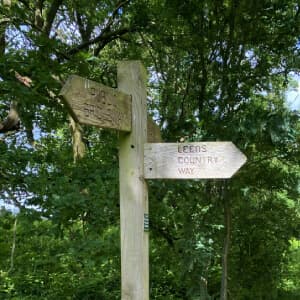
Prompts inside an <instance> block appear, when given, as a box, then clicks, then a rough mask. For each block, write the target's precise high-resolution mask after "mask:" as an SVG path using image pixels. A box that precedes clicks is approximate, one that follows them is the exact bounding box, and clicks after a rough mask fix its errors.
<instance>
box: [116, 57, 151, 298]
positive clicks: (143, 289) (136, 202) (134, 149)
mask: <svg viewBox="0 0 300 300" xmlns="http://www.w3.org/2000/svg"><path fill="white" fill-rule="evenodd" d="M145 82H146V71H145V69H144V67H143V66H142V64H141V63H140V62H137V61H123V62H120V63H119V64H118V90H119V91H121V92H124V93H126V94H129V95H131V96H132V131H131V132H130V133H120V150H119V164H120V219H121V273H122V279H121V281H122V287H121V288H122V291H121V293H122V300H148V299H149V237H148V232H147V230H144V222H145V225H147V220H148V190H147V184H146V182H145V180H144V144H145V142H146V139H147V106H146V85H145Z"/></svg>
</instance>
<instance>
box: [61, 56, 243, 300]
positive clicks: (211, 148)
mask: <svg viewBox="0 0 300 300" xmlns="http://www.w3.org/2000/svg"><path fill="white" fill-rule="evenodd" d="M146 94H147V93H146V71H145V69H144V67H143V66H142V65H141V63H140V62H138V61H125V62H120V63H119V64H118V89H113V88H110V87H107V86H104V85H102V84H99V83H96V82H93V81H90V80H88V79H85V78H81V77H79V76H74V75H73V76H71V77H70V78H69V79H68V81H67V82H66V84H65V86H64V87H63V89H62V91H61V95H62V96H63V98H64V99H65V102H66V104H67V105H68V106H69V108H70V113H71V114H72V116H73V117H74V119H75V120H77V121H78V122H79V123H82V124H86V125H94V126H98V127H103V128H111V129H116V130H119V131H120V132H121V134H120V141H119V142H120V143H119V145H120V146H119V164H120V171H119V178H120V223H121V274H122V279H121V285H122V287H121V294H122V296H121V297H122V300H148V299H149V246H148V244H149V236H148V229H149V217H148V190H147V182H146V181H145V179H156V178H169V179H192V178H194V179H196V178H230V177H231V176H233V174H234V173H235V172H236V171H237V170H238V169H239V168H240V167H241V166H242V165H243V164H244V163H245V162H246V157H245V156H244V154H242V153H241V152H240V151H239V150H238V149H237V148H236V147H235V146H234V145H233V144H232V143H231V142H199V143H160V142H161V136H160V131H159V128H158V126H157V125H156V124H155V123H154V122H153V120H152V118H151V117H147V104H146V96H147V95H146Z"/></svg>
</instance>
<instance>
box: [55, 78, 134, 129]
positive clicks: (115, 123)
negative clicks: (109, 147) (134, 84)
mask: <svg viewBox="0 0 300 300" xmlns="http://www.w3.org/2000/svg"><path fill="white" fill-rule="evenodd" d="M60 95H61V96H62V97H63V98H64V100H65V102H66V104H67V105H68V107H69V108H70V113H71V115H72V117H73V118H74V119H75V120H76V121H78V122H79V123H81V124H85V125H94V126H97V127H102V128H111V129H117V130H121V131H126V132H129V131H131V96H130V95H127V94H125V93H122V92H120V91H118V90H117V89H113V88H110V87H107V86H105V85H102V84H100V83H97V82H94V81H91V80H88V79H85V78H82V77H80V76H77V75H72V76H70V77H69V78H68V80H67V82H66V84H65V85H64V87H63V88H62V90H61V92H60Z"/></svg>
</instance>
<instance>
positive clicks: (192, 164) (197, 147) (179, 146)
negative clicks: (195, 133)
mask: <svg viewBox="0 0 300 300" xmlns="http://www.w3.org/2000/svg"><path fill="white" fill-rule="evenodd" d="M246 160H247V159H246V156H245V155H244V154H243V153H242V152H241V151H240V150H239V149H237V148H236V147H235V145H234V144H232V143H231V142H200V143H154V144H145V178H147V179H155V178H169V179H196V178H202V179H205V178H206V179H209V178H230V177H232V176H233V174H234V173H235V172H237V171H238V169H239V168H240V167H241V166H242V165H243V164H244V163H245V162H246Z"/></svg>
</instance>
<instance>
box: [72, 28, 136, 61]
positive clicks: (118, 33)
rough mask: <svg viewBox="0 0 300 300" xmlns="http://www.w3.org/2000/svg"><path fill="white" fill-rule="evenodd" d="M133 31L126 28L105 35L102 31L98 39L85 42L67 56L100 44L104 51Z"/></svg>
mask: <svg viewBox="0 0 300 300" xmlns="http://www.w3.org/2000/svg"><path fill="white" fill-rule="evenodd" d="M133 31H134V30H133V29H130V28H127V27H124V28H120V29H118V30H115V31H113V32H109V33H105V32H103V31H102V33H101V34H100V35H98V36H97V37H95V38H94V39H91V40H89V41H87V42H83V43H82V44H80V45H78V46H76V47H74V48H73V49H70V50H69V51H68V52H67V55H74V54H76V53H78V52H79V51H80V50H83V49H86V48H88V47H89V46H91V45H93V44H97V43H99V47H98V48H100V49H103V48H104V47H105V46H106V45H107V44H108V43H109V42H111V41H113V40H115V39H118V38H119V37H121V36H122V35H124V34H126V33H129V32H133Z"/></svg>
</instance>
